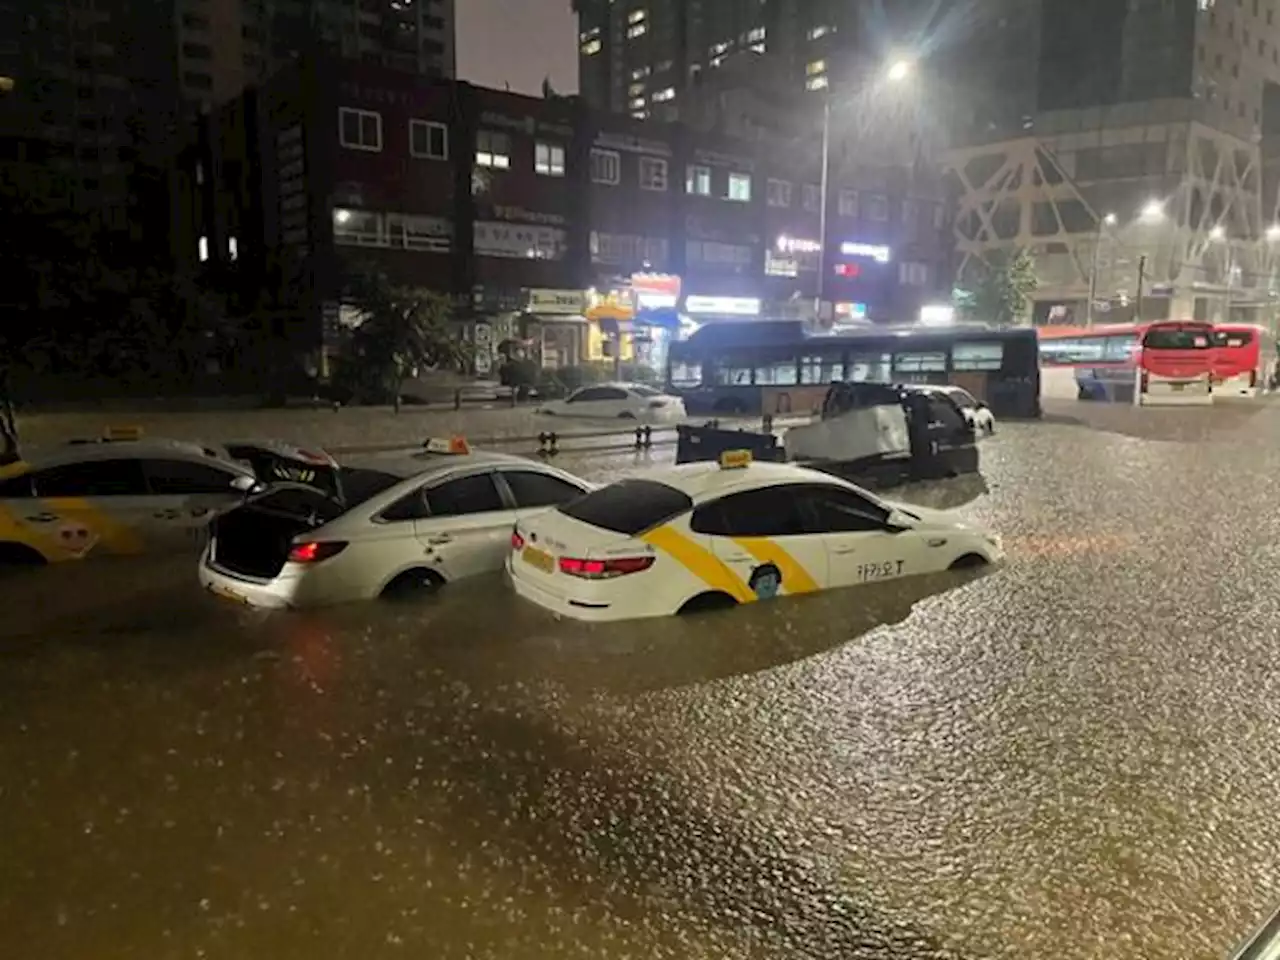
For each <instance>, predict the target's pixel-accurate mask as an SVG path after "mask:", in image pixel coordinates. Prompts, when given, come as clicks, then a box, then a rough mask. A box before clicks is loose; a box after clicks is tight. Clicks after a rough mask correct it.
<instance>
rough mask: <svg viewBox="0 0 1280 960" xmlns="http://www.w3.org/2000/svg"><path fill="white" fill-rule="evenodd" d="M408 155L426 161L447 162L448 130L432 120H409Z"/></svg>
mask: <svg viewBox="0 0 1280 960" xmlns="http://www.w3.org/2000/svg"><path fill="white" fill-rule="evenodd" d="M409 153H410V155H412V156H415V157H425V158H426V159H428V160H448V159H449V128H448V127H446V126H445V125H444V124H443V123H436V122H435V121H433V120H410V121H409Z"/></svg>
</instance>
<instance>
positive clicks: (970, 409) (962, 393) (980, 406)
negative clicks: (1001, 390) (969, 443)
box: [935, 387, 996, 437]
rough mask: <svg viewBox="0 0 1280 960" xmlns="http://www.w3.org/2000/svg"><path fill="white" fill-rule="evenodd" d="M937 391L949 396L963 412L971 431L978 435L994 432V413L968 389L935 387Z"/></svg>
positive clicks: (989, 434)
mask: <svg viewBox="0 0 1280 960" xmlns="http://www.w3.org/2000/svg"><path fill="white" fill-rule="evenodd" d="M935 389H937V391H938V392H939V393H945V394H946V395H947V396H949V397H950V398H951V399H952V400H953V401H954V402H955V405H956V406H957V407H959V408H960V412H961V413H963V414H964V418H965V419H966V420H968V421H969V425H970V426H972V427H973V432H974V433H976V434H978V436H988V437H989V436H991V434H993V433H995V432H996V418H995V414H993V413H992V412H991V408H990V407H988V406H987V405H986V404H985V403H983V402H982V401H981V400H979V399H977V398H976V397H975V396H974V395H973V394H971V393H970V392H969V391H968V390H965V389H964V388H963V387H937V388H935Z"/></svg>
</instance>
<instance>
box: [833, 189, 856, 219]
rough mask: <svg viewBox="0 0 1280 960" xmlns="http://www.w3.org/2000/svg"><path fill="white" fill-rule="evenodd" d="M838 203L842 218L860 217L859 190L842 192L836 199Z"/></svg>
mask: <svg viewBox="0 0 1280 960" xmlns="http://www.w3.org/2000/svg"><path fill="white" fill-rule="evenodd" d="M836 203H837V205H838V209H839V211H840V216H842V217H856V216H857V215H858V191H857V190H841V191H840V193H839V194H838V196H837V198H836Z"/></svg>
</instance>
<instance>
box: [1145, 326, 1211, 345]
mask: <svg viewBox="0 0 1280 960" xmlns="http://www.w3.org/2000/svg"><path fill="white" fill-rule="evenodd" d="M1211 346H1213V337H1212V331H1211V330H1210V328H1208V327H1152V328H1151V329H1150V330H1148V331H1147V334H1146V336H1144V337H1143V338H1142V348H1143V349H1144V350H1208V349H1209V348H1210V347H1211Z"/></svg>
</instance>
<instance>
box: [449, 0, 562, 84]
mask: <svg viewBox="0 0 1280 960" xmlns="http://www.w3.org/2000/svg"><path fill="white" fill-rule="evenodd" d="M457 17H458V74H459V76H460V77H461V79H463V80H470V81H471V82H472V83H475V84H479V85H481V86H486V87H497V88H498V89H499V90H501V89H502V88H503V86H504V85H505V84H508V83H509V84H511V89H512V90H514V91H516V92H517V93H531V94H539V93H541V92H542V81H543V78H544V77H548V76H549V77H550V78H551V85H552V86H553V87H554V88H555V89H556V92H557V93H576V92H577V90H578V24H577V18H576V17H574V15H573V12H572V11H571V10H570V0H457Z"/></svg>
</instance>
